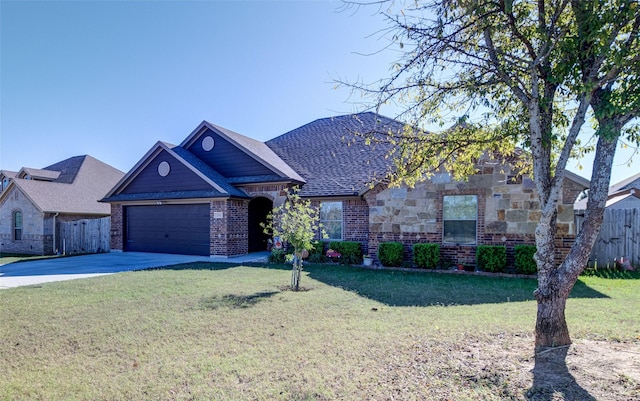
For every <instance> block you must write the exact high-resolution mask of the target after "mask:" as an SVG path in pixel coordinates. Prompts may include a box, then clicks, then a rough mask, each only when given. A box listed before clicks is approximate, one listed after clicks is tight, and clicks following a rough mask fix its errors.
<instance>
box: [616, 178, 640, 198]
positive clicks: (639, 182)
mask: <svg viewBox="0 0 640 401" xmlns="http://www.w3.org/2000/svg"><path fill="white" fill-rule="evenodd" d="M632 188H638V189H640V173H638V174H635V175H632V176H631V177H629V178H626V179H624V180H622V181H620V182H618V183H615V184H613V185H612V186H610V187H609V195H612V194H615V193H616V192H619V191H625V190H627V189H632Z"/></svg>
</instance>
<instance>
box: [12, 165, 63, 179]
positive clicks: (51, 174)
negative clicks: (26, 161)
mask: <svg viewBox="0 0 640 401" xmlns="http://www.w3.org/2000/svg"><path fill="white" fill-rule="evenodd" d="M25 175H28V176H30V177H31V178H33V179H42V180H46V181H53V180H55V179H56V178H58V177H59V176H60V172H59V171H53V170H43V169H38V168H29V167H23V168H22V169H21V170H20V172H18V175H17V176H18V177H20V178H24V176H25Z"/></svg>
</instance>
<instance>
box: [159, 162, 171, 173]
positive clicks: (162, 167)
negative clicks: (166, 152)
mask: <svg viewBox="0 0 640 401" xmlns="http://www.w3.org/2000/svg"><path fill="white" fill-rule="evenodd" d="M169 171H171V166H169V163H167V162H160V164H158V174H160V176H161V177H166V176H168V175H169Z"/></svg>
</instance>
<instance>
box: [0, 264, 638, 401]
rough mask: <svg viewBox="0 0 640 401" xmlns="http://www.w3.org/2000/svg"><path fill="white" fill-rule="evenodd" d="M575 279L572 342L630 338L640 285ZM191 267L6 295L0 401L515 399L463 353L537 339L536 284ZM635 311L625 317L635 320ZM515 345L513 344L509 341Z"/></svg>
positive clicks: (513, 391)
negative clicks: (294, 275) (478, 374)
mask: <svg viewBox="0 0 640 401" xmlns="http://www.w3.org/2000/svg"><path fill="white" fill-rule="evenodd" d="M631 278H635V279H619V278H613V279H611V278H603V277H598V276H588V277H581V278H580V280H579V282H578V284H577V285H576V287H575V289H574V291H573V296H572V298H571V299H570V300H569V302H568V305H567V316H568V321H569V325H570V329H571V331H572V335H573V337H574V339H577V338H596V339H606V340H615V341H636V340H638V339H640V315H639V314H638V313H637V310H638V305H640V280H639V279H638V278H640V276H635V277H634V276H632V277H631ZM289 279H290V270H289V267H288V266H286V267H285V266H282V267H277V266H276V267H260V266H251V267H249V266H234V265H229V264H211V263H206V264H188V265H179V266H175V267H173V268H168V269H161V270H149V271H140V272H130V273H121V274H116V275H111V276H102V277H97V278H92V279H85V280H74V281H65V282H58V283H49V284H43V285H38V286H30V287H19V288H14V289H8V290H2V291H1V292H0V322H1V324H0V366H1V369H2V372H1V373H0V400H129V399H131V400H134V399H135V400H247V399H252V400H333V399H344V400H352V399H374V400H377V399H391V398H395V399H447V398H448V399H456V400H472V399H483V400H500V399H505V398H507V399H508V398H512V399H522V398H518V397H521V395H522V394H523V393H524V391H526V388H524V389H521V388H519V387H518V386H517V385H516V384H513V385H512V384H509V386H507V387H505V384H504V383H502V384H500V381H499V380H493V379H494V378H491V377H485V378H484V379H483V378H480V379H478V380H474V381H469V380H468V379H467V376H468V375H469V369H470V368H468V367H465V366H466V365H465V364H461V363H460V361H459V359H455V358H453V357H452V354H455V353H460V352H466V351H465V349H463V348H464V344H477V343H483V344H484V343H490V342H491V341H493V340H494V339H496V338H508V339H515V338H524V339H525V340H524V341H525V344H530V345H531V348H532V347H533V339H532V337H531V332H532V329H533V326H534V320H535V310H536V305H535V301H534V300H533V295H532V292H533V290H534V289H535V287H536V281H535V280H532V279H521V278H518V279H514V278H503V277H479V276H474V275H457V274H438V273H420V272H404V271H384V270H366V269H359V268H353V267H343V266H327V265H316V266H314V265H309V266H306V267H305V271H304V276H303V278H302V281H301V285H302V287H304V291H300V292H297V293H296V292H291V291H289V290H287V289H286V285H287V284H288V283H289ZM630 305H635V306H634V307H630ZM508 341H511V340H508Z"/></svg>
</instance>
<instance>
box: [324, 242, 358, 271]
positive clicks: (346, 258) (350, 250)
mask: <svg viewBox="0 0 640 401" xmlns="http://www.w3.org/2000/svg"><path fill="white" fill-rule="evenodd" d="M329 249H333V250H335V251H338V252H339V253H340V254H341V255H342V256H341V257H340V264H343V265H359V264H362V245H361V244H360V243H359V242H355V241H339V242H338V241H336V242H330V243H329Z"/></svg>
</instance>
